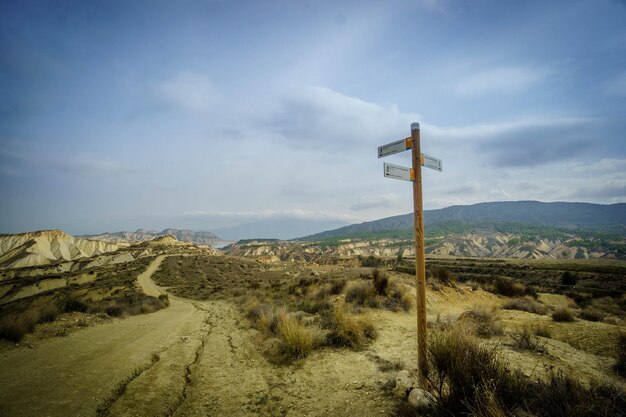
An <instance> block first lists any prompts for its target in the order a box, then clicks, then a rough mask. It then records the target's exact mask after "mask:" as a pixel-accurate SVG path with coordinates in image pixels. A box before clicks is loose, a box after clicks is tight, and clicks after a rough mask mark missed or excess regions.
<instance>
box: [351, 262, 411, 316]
mask: <svg viewBox="0 0 626 417" xmlns="http://www.w3.org/2000/svg"><path fill="white" fill-rule="evenodd" d="M371 277H372V279H371V280H367V281H356V282H352V283H351V284H350V285H349V286H348V288H347V290H346V301H347V302H349V303H352V304H354V305H355V306H358V307H370V308H384V309H387V310H391V311H400V310H404V311H409V310H410V309H411V307H412V306H413V296H412V295H411V294H410V292H409V289H408V288H405V287H404V286H403V285H402V284H401V283H400V282H398V281H397V280H395V279H390V278H388V277H387V274H386V273H384V272H381V271H380V270H378V269H375V270H373V271H372V275H371Z"/></svg>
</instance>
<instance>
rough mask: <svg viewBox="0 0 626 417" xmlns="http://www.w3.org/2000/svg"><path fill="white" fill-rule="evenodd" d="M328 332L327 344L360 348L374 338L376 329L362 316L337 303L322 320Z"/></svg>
mask: <svg viewBox="0 0 626 417" xmlns="http://www.w3.org/2000/svg"><path fill="white" fill-rule="evenodd" d="M324 327H325V328H326V329H328V330H329V331H330V334H329V335H328V343H329V344H331V345H335V346H350V347H352V348H360V347H362V346H364V345H365V344H367V343H368V342H369V341H371V340H373V339H375V338H376V335H377V333H376V328H375V327H374V324H373V323H372V322H371V320H370V319H369V318H368V317H367V316H366V315H364V314H360V315H357V314H354V313H352V312H351V311H350V310H349V308H348V307H347V306H346V305H345V304H344V303H337V304H336V305H335V306H334V307H333V309H332V310H331V311H330V312H328V313H327V314H326V316H325V318H324Z"/></svg>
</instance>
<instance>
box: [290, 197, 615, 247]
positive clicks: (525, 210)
mask: <svg viewBox="0 0 626 417" xmlns="http://www.w3.org/2000/svg"><path fill="white" fill-rule="evenodd" d="M455 222H456V224H460V225H465V226H474V227H481V226H482V227H491V228H493V226H494V225H504V224H517V225H520V226H538V227H556V228H562V229H569V230H572V231H595V232H612V233H618V234H622V235H624V234H626V203H615V204H594V203H568V202H551V203H545V202H540V201H500V202H486V203H477V204H472V205H455V206H450V207H446V208H442V209H434V210H425V211H424V225H425V228H426V232H427V233H428V227H429V226H431V227H432V226H437V225H442V224H446V223H447V224H455ZM412 228H413V213H408V214H401V215H397V216H391V217H386V218H383V219H378V220H373V221H369V222H363V223H358V224H353V225H349V226H344V227H341V228H338V229H333V230H327V231H325V232H321V233H316V234H313V235H309V236H304V237H301V238H298V240H322V239H332V238H342V237H345V238H348V237H354V236H357V235H359V234H367V233H377V232H378V233H383V232H387V231H407V230H412Z"/></svg>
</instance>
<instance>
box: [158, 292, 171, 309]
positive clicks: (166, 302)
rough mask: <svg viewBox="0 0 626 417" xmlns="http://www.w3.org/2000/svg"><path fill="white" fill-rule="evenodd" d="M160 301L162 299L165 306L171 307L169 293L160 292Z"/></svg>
mask: <svg viewBox="0 0 626 417" xmlns="http://www.w3.org/2000/svg"><path fill="white" fill-rule="evenodd" d="M159 301H161V303H163V305H164V306H165V307H169V305H170V297H169V295H167V294H160V295H159Z"/></svg>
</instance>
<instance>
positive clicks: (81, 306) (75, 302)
mask: <svg viewBox="0 0 626 417" xmlns="http://www.w3.org/2000/svg"><path fill="white" fill-rule="evenodd" d="M62 306H63V311H65V312H66V313H71V312H72V311H78V312H80V313H86V312H87V310H88V309H89V306H88V305H87V303H85V302H84V301H82V300H81V299H80V298H75V297H71V298H68V299H66V300H65V301H63V303H62Z"/></svg>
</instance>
